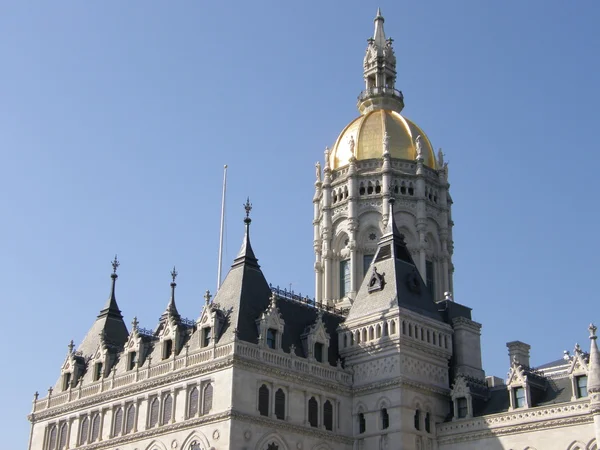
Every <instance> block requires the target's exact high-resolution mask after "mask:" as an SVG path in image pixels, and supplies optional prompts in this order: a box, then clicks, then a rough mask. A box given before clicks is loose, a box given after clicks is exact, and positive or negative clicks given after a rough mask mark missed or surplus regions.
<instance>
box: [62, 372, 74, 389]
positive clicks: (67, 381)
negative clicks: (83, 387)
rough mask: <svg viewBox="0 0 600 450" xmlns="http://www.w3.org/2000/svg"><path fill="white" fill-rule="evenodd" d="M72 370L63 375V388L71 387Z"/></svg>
mask: <svg viewBox="0 0 600 450" xmlns="http://www.w3.org/2000/svg"><path fill="white" fill-rule="evenodd" d="M71 376H72V374H71V372H67V373H65V374H64V375H63V386H62V390H63V391H66V390H68V389H69V387H71Z"/></svg>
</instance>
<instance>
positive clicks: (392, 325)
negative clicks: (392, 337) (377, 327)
mask: <svg viewBox="0 0 600 450" xmlns="http://www.w3.org/2000/svg"><path fill="white" fill-rule="evenodd" d="M390 334H396V321H395V320H392V321H391V322H390Z"/></svg>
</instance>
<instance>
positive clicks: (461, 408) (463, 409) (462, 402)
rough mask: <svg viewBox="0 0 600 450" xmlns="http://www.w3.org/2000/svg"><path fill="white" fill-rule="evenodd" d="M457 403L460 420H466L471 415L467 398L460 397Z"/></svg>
mask: <svg viewBox="0 0 600 450" xmlns="http://www.w3.org/2000/svg"><path fill="white" fill-rule="evenodd" d="M456 402H457V410H458V418H459V419H464V418H465V417H467V414H468V413H469V405H468V403H467V399H466V397H460V398H457V399H456Z"/></svg>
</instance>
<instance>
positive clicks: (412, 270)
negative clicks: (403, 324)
mask: <svg viewBox="0 0 600 450" xmlns="http://www.w3.org/2000/svg"><path fill="white" fill-rule="evenodd" d="M391 203H392V202H391ZM388 217H390V219H389V222H388V226H387V230H386V233H385V234H384V235H383V236H382V237H381V240H380V241H379V245H378V248H377V252H376V253H375V257H374V258H373V262H372V263H371V266H370V267H369V270H368V271H367V275H366V277H365V279H364V281H363V283H362V285H361V287H360V289H359V291H358V293H357V295H356V299H355V300H354V303H353V304H352V307H351V308H350V312H349V314H348V318H347V320H348V321H351V320H354V319H357V318H359V317H363V316H367V315H371V314H373V313H377V312H382V313H383V312H385V311H388V310H390V309H393V308H398V307H403V308H406V309H409V310H411V311H414V312H416V313H419V314H423V315H425V316H427V317H430V318H432V319H436V320H440V321H443V316H442V314H441V313H440V312H439V311H438V309H439V306H438V305H437V304H436V303H435V302H434V301H433V296H432V295H431V292H430V291H429V289H428V288H427V286H426V285H425V283H424V281H423V279H422V278H421V275H420V274H419V271H418V270H417V267H416V265H415V263H414V261H413V259H412V257H411V255H410V252H409V250H408V248H406V243H405V242H404V236H403V235H402V234H400V232H399V231H398V228H397V227H396V223H395V221H394V214H393V211H392V207H391V206H390V213H389V216H388ZM377 279H380V280H382V286H383V287H382V288H381V289H373V286H370V284H372V283H374V284H377V283H378V280H377Z"/></svg>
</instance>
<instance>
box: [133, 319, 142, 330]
mask: <svg viewBox="0 0 600 450" xmlns="http://www.w3.org/2000/svg"><path fill="white" fill-rule="evenodd" d="M139 324H140V323H139V322H138V320H137V316H134V318H133V320H132V321H131V327H132V328H133V329H134V330H137V329H138V326H139Z"/></svg>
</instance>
